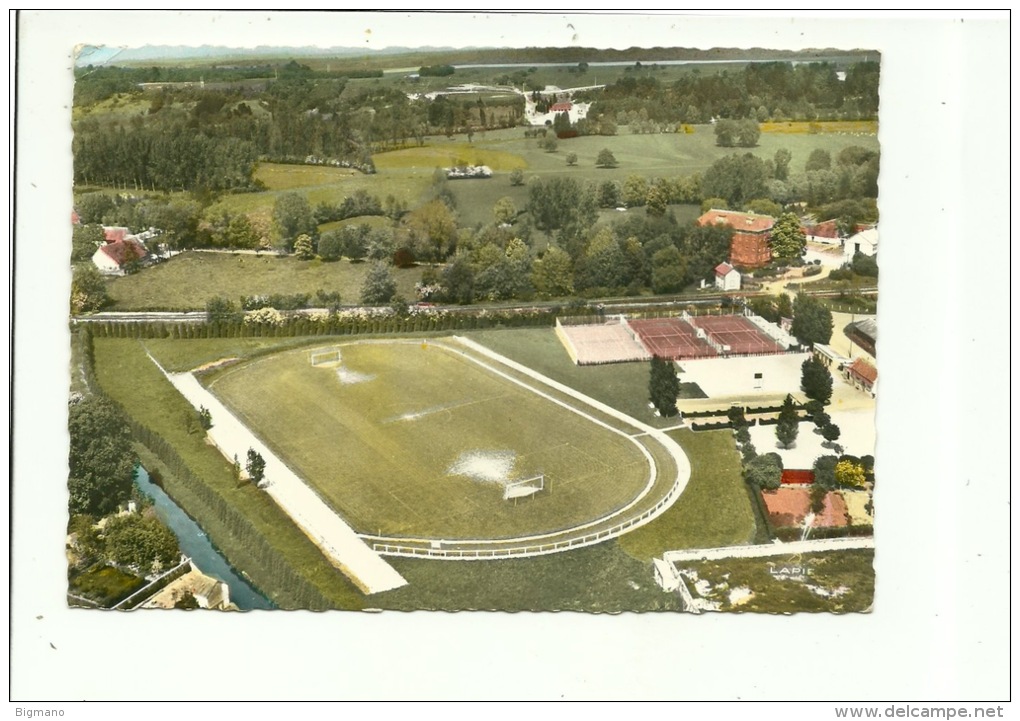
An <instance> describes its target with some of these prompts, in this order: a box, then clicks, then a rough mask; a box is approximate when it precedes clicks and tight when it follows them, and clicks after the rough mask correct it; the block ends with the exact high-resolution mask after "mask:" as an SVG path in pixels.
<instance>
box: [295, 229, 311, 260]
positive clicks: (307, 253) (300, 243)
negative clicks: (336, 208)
mask: <svg viewBox="0 0 1020 721" xmlns="http://www.w3.org/2000/svg"><path fill="white" fill-rule="evenodd" d="M294 255H296V256H297V257H298V258H299V259H301V260H311V259H312V258H314V257H315V250H314V249H313V248H312V239H311V237H310V236H309V235H308V234H307V233H302V234H301V235H299V236H298V237H297V238H295V239H294Z"/></svg>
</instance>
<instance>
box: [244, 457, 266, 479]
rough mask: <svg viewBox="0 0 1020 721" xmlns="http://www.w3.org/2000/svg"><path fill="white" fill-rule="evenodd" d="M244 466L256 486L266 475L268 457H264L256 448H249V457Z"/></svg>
mask: <svg viewBox="0 0 1020 721" xmlns="http://www.w3.org/2000/svg"><path fill="white" fill-rule="evenodd" d="M244 468H245V470H246V471H248V478H250V479H251V482H252V483H254V484H255V485H256V486H257V485H259V484H260V483H262V481H263V480H265V477H266V459H265V458H263V457H262V454H261V453H259V452H258V451H256V450H255V449H254V448H249V449H248V458H247V460H246V462H245V464H244Z"/></svg>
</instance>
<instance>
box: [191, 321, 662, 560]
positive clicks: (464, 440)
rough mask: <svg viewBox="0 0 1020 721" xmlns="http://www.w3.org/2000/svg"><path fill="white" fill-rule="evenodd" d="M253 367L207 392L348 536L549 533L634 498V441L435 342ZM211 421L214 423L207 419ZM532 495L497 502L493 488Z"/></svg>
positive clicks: (375, 346) (378, 345)
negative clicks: (541, 483) (529, 490)
mask: <svg viewBox="0 0 1020 721" xmlns="http://www.w3.org/2000/svg"><path fill="white" fill-rule="evenodd" d="M330 347H336V348H338V349H339V351H340V358H341V359H340V362H339V363H329V364H326V365H317V366H313V365H312V364H311V363H310V360H309V350H308V349H303V350H293V351H284V352H281V353H278V354H274V355H270V356H265V357H261V358H257V359H254V360H252V361H249V362H247V363H245V364H243V365H240V366H236V367H234V368H231V369H228V370H226V371H223V372H221V373H220V374H218V375H216V376H215V377H214V379H213V380H212V381H211V382H210V383H209V389H210V391H212V392H213V393H214V394H215V395H216V396H217V397H218V398H220V399H221V400H222V401H223V402H224V404H226V405H227V406H228V407H229V408H230V409H231V410H232V411H233V412H234V413H235V414H236V415H237V416H238V417H239V418H240V420H242V421H243V422H244V423H245V424H246V425H247V426H248V428H249V429H250V430H251V431H252V432H253V433H255V434H256V435H258V436H259V437H260V438H261V439H262V440H263V441H265V442H266V443H267V445H269V446H270V447H271V448H272V449H273V451H274V452H275V453H276V454H278V455H279V456H280V457H281V458H282V459H283V460H284V461H285V462H286V463H287V464H288V465H289V466H290V467H291V468H292V470H294V471H295V472H296V473H297V474H298V475H300V476H301V477H302V478H304V479H305V481H306V482H307V483H308V484H309V485H310V486H311V487H312V488H313V489H315V490H316V492H317V493H318V494H319V495H320V496H321V497H322V498H323V499H324V500H325V501H326V502H327V503H328V504H329V505H330V506H331V507H332V508H333V509H334V510H335V511H336V512H337V513H338V514H339V515H340V516H342V517H343V518H344V520H346V521H347V523H348V524H350V525H351V526H352V527H353V528H354V529H355V530H356V531H357V532H359V533H362V534H369V535H380V536H393V537H406V538H418V539H448V540H459V539H501V538H517V537H524V536H530V535H536V534H543V533H550V532H554V531H559V530H562V529H565V528H570V527H573V526H577V525H581V524H584V523H586V522H588V521H592V520H594V519H597V518H601V517H602V516H604V515H606V514H610V513H613V512H614V511H617V510H619V509H621V508H623V507H625V506H627V505H628V504H629V503H631V502H632V501H634V499H636V498H637V497H639V496H641V494H642V492H643V491H645V490H646V488H647V487H648V485H649V480H650V478H651V477H652V473H653V468H652V464H651V463H650V456H649V455H648V454H647V452H645V451H644V449H643V447H642V446H641V442H640V441H639V440H635V439H632V438H631V437H630V436H629V435H628V434H627V433H625V432H621V431H618V430H614V429H612V428H610V427H607V426H606V425H600V424H599V423H597V422H596V421H595V420H594V419H593V417H590V416H589V415H588V414H586V413H585V412H584V409H583V408H574V407H572V406H571V407H567V406H570V404H566V405H564V404H560V403H555V402H553V401H552V400H550V399H549V398H546V397H543V396H542V395H540V394H539V393H536V392H535V389H533V388H532V387H531V386H530V385H529V384H527V383H523V384H522V383H517V382H514V381H512V380H509V379H508V378H507V377H504V376H502V375H500V374H498V373H496V372H494V371H493V370H492V369H490V368H488V367H486V365H485V364H482V363H479V362H476V360H474V359H472V357H471V356H470V354H466V353H463V352H461V351H459V350H458V349H455V348H454V347H453V346H452V344H451V345H449V346H448V345H447V344H446V343H445V342H442V341H428V342H424V341H422V340H420V339H419V340H414V341H368V342H365V341H362V342H352V343H347V344H342V345H339V346H330ZM214 422H215V419H214ZM538 475H542V476H544V479H545V488H544V489H543V490H542V491H540V492H538V493H535V494H534V495H531V496H526V497H522V498H517V499H510V500H505V499H504V491H505V488H506V484H508V483H512V482H514V481H517V480H521V479H526V478H530V477H534V476H538Z"/></svg>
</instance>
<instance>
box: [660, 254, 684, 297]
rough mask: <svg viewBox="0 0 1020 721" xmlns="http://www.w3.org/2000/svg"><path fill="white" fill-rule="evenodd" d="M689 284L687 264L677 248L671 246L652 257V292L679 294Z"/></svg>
mask: <svg viewBox="0 0 1020 721" xmlns="http://www.w3.org/2000/svg"><path fill="white" fill-rule="evenodd" d="M686 284H687V263H686V261H685V260H684V257H683V256H682V255H680V251H679V250H677V249H676V246H674V245H670V246H668V247H666V248H663V249H662V250H660V251H657V252H656V253H655V255H653V256H652V290H654V291H655V292H656V293H679V292H680V291H681V290H683V288H684V286H685V285H686Z"/></svg>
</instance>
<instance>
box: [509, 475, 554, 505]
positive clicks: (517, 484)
mask: <svg viewBox="0 0 1020 721" xmlns="http://www.w3.org/2000/svg"><path fill="white" fill-rule="evenodd" d="M542 490H545V474H542V475H538V476H533V477H531V478H522V479H521V480H519V481H510V482H509V483H507V484H506V485H505V486H503V500H504V501H509V500H517V499H518V498H528V497H530V496H533V495H535V494H536V493H538V492H539V491H542Z"/></svg>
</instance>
